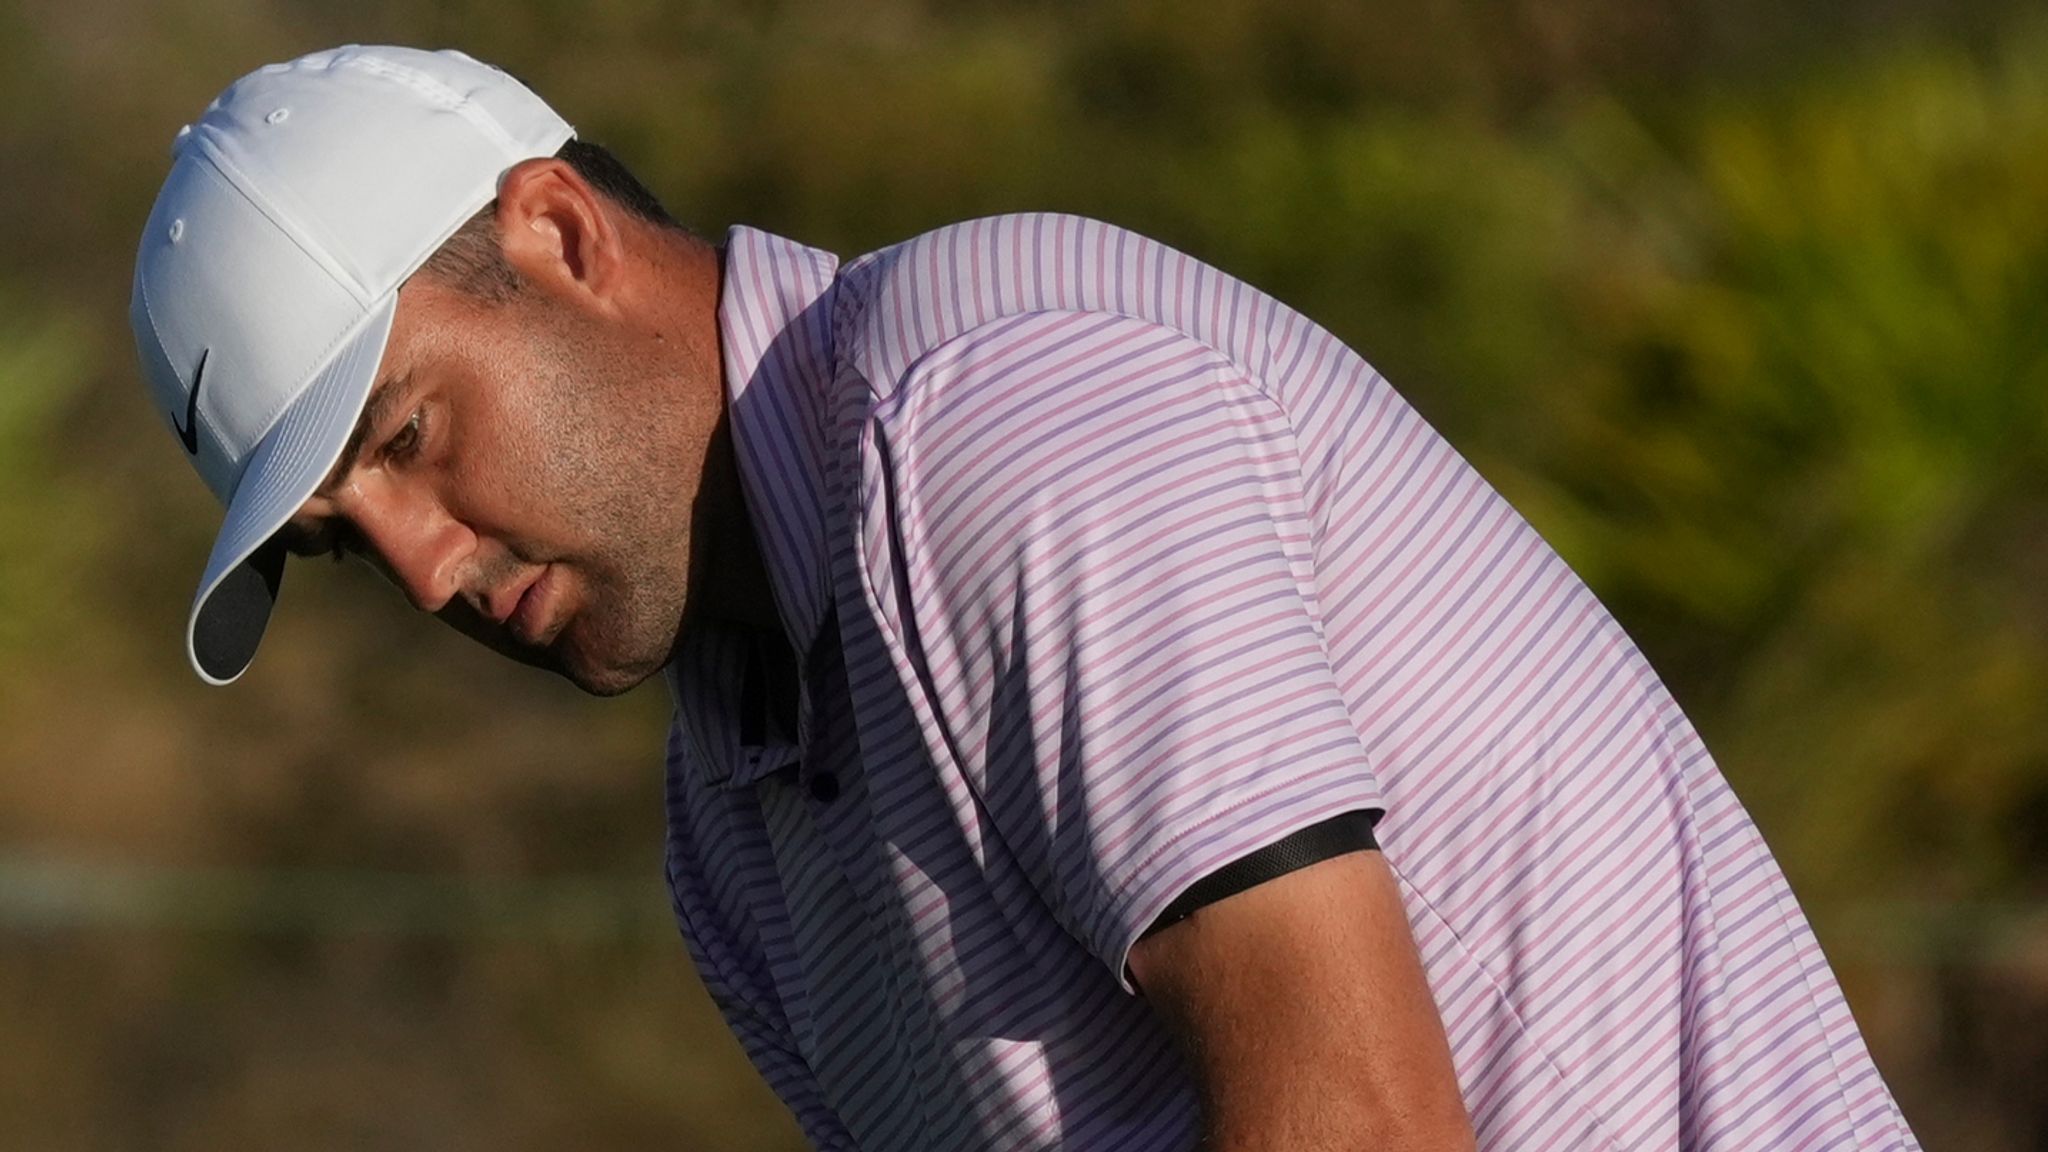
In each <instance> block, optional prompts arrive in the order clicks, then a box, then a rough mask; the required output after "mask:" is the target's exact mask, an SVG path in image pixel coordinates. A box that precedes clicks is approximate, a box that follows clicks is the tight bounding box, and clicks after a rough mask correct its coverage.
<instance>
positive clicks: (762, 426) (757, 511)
mask: <svg viewBox="0 0 2048 1152" xmlns="http://www.w3.org/2000/svg"><path fill="white" fill-rule="evenodd" d="M838 268H839V258H838V257H836V256H834V255H832V254H831V253H829V252H825V251H821V250H819V249H816V248H808V247H805V246H803V245H801V244H798V243H796V242H794V241H791V240H785V239H782V238H781V237H779V236H773V235H770V234H769V233H766V232H762V231H759V230H757V229H753V228H747V227H744V226H742V227H735V228H733V229H732V230H731V231H730V232H728V233H727V234H726V246H725V275H724V282H723V288H722V291H721V292H720V294H719V301H718V332H719V345H720V351H721V355H722V356H723V358H724V367H725V392H726V412H727V414H728V418H729V419H730V421H731V428H732V443H733V455H734V457H735V458H736V459H737V461H738V464H739V473H740V490H741V492H742V493H743V494H744V495H745V497H746V502H747V514H748V519H749V520H750V521H751V522H752V525H753V529H754V538H755V540H756V541H757V542H758V543H759V544H760V548H761V558H762V561H763V563H764V564H765V565H766V566H767V569H768V579H769V583H770V585H771V586H772V590H773V592H774V597H775V608H776V613H777V615H778V616H779V617H780V618H781V621H782V627H783V631H784V632H785V633H786V634H787V636H788V639H789V643H790V648H791V650H792V651H793V652H795V653H797V654H798V655H799V656H802V655H803V654H806V653H808V652H809V651H810V650H811V648H812V647H813V645H814V644H815V643H816V641H817V638H818V632H819V629H820V628H821V627H822V626H823V624H824V621H825V616H826V610H827V608H828V607H829V603H830V596H831V584H830V569H829V563H828V560H829V557H828V555H827V553H826V546H825V479H824V475H825V467H824V456H825V429H824V416H825V410H826V408H825V393H826V389H827V387H828V386H829V385H830V384H831V382H832V376H833V360H832V357H833V348H832V307H833V303H834V298H835V289H836V286H837V285H836V281H835V279H834V277H835V274H836V273H837V271H838Z"/></svg>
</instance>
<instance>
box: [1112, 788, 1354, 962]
mask: <svg viewBox="0 0 2048 1152" xmlns="http://www.w3.org/2000/svg"><path fill="white" fill-rule="evenodd" d="M1378 819H1379V813H1378V812H1371V811H1365V812H1345V813H1342V814H1340V815H1336V816H1332V817H1330V818H1329V819H1328V820H1325V821H1323V822H1322V823H1320V824H1311V825H1309V826H1308V827H1306V828H1303V829H1302V830H1301V831H1299V832H1295V833H1293V834H1291V835H1289V836H1287V837H1286V838H1285V839H1282V840H1277V841H1275V842H1273V843H1271V844H1268V845H1266V846H1265V847H1264V848H1260V849H1258V850H1257V851H1255V852H1253V853H1251V854H1250V855H1248V856H1240V857H1239V858H1237V859H1236V860H1232V861H1231V862H1230V863H1228V864H1225V865H1224V866H1223V867H1221V868H1218V869H1217V870H1215V871H1214V872H1211V873H1209V874H1208V875H1207V876H1204V877H1202V878H1201V879H1200V880H1197V881H1195V882H1194V883H1193V884H1191V885H1189V886H1188V889H1187V891H1185V892H1182V893H1181V894H1180V896H1179V898H1177V899H1175V900H1174V902H1173V903H1171V904H1168V905H1167V906H1166V911H1164V912H1161V913H1160V914H1159V919H1157V920H1154V921H1153V922H1152V926H1151V927H1150V928H1147V929H1145V931H1144V934H1143V935H1140V936H1139V937H1138V939H1140V940H1143V939H1144V938H1145V937H1146V936H1150V935H1152V934H1153V933H1154V932H1157V931H1159V930H1160V929H1161V928H1165V927H1167V926H1169V925H1172V924H1178V923H1180V922H1181V921H1183V920H1185V919H1187V918H1188V917H1190V916H1192V915H1194V914H1195V912H1196V910H1198V909H1201V908H1205V907H1207V906H1209V905H1211V904H1214V903H1215V902H1217V901H1218V900H1221V899H1223V898H1224V897H1225V896H1235V895H1237V894H1238V893H1239V892H1242V891H1244V890H1245V889H1247V888H1253V887H1256V886H1258V885H1260V884H1264V883H1265V882H1266V881H1268V880H1274V879H1278V878H1279V877H1281V876H1285V875H1287V874H1288V873H1289V872H1292V871H1294V870H1295V869H1297V868H1306V867H1308V866H1309V865H1311V864H1320V863H1322V862H1323V861H1325V860H1328V859H1330V858H1331V857H1333V856H1342V855H1344V854H1345V853H1346V852H1359V851H1364V850H1368V849H1377V848H1378V847H1379V846H1380V845H1379V841H1378V840H1375V839H1373V835H1372V826H1373V823H1374V822H1375V821H1376V820H1378Z"/></svg>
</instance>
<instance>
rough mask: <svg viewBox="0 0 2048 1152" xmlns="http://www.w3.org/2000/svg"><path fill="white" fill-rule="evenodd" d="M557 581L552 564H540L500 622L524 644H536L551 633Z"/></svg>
mask: <svg viewBox="0 0 2048 1152" xmlns="http://www.w3.org/2000/svg"><path fill="white" fill-rule="evenodd" d="M560 583H561V582H560V581H559V580H558V579H557V578H556V576H555V566H554V565H552V564H549V565H547V566H545V567H543V568H542V569H541V570H540V571H539V572H538V573H536V574H535V575H534V578H533V579H532V580H530V581H528V582H527V585H526V587H525V588H524V589H523V590H522V591H521V592H520V594H519V598H518V599H517V600H515V601H514V602H513V604H512V609H511V611H510V613H508V614H507V615H506V616H505V617H504V619H502V620H501V621H499V623H501V624H503V625H505V626H506V627H507V628H509V629H510V630H511V632H512V635H514V636H515V637H517V638H518V639H519V641H520V642H521V643H523V644H529V645H534V646H539V645H540V644H542V643H544V642H545V641H547V640H548V639H550V638H551V637H552V635H553V625H554V619H555V612H556V601H557V600H559V599H560V598H561V597H560Z"/></svg>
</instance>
